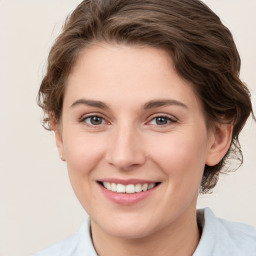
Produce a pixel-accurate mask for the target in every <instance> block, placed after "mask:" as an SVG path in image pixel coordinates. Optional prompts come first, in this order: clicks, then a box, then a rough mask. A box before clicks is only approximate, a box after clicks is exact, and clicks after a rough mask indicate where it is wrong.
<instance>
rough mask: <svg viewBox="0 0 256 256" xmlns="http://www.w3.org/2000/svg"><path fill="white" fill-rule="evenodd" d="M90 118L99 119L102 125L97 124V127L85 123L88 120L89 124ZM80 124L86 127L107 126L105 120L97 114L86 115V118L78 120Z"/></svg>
mask: <svg viewBox="0 0 256 256" xmlns="http://www.w3.org/2000/svg"><path fill="white" fill-rule="evenodd" d="M92 118H100V119H101V120H102V122H103V123H101V124H98V125H96V124H92V123H90V124H88V123H87V122H86V120H87V119H89V120H90V122H91V121H92ZM80 122H82V123H86V125H87V126H90V127H97V126H101V125H105V124H108V122H107V121H106V120H105V118H104V117H102V116H101V115H99V114H90V115H88V116H83V117H82V118H81V119H80Z"/></svg>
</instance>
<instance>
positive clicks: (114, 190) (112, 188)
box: [111, 183, 117, 192]
mask: <svg viewBox="0 0 256 256" xmlns="http://www.w3.org/2000/svg"><path fill="white" fill-rule="evenodd" d="M111 190H112V191H113V192H116V191H117V188H116V184H115V183H112V184H111Z"/></svg>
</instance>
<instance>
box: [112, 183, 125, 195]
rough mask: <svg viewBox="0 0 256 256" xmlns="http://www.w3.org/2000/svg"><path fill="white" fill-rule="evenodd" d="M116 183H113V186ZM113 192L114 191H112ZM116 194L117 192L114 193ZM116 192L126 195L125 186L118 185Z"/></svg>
mask: <svg viewBox="0 0 256 256" xmlns="http://www.w3.org/2000/svg"><path fill="white" fill-rule="evenodd" d="M113 184H114V183H112V186H113ZM112 191H113V190H112ZM113 192H115V191H113ZM116 192H117V193H125V185H123V184H117V185H116Z"/></svg>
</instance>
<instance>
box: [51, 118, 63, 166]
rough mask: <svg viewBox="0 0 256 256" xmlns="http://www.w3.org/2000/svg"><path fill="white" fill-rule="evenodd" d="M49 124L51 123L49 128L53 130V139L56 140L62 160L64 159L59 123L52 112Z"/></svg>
mask: <svg viewBox="0 0 256 256" xmlns="http://www.w3.org/2000/svg"><path fill="white" fill-rule="evenodd" d="M50 125H51V129H52V130H53V131H54V134H55V141H56V146H57V149H58V152H59V156H60V159H61V160H62V161H66V159H65V155H64V150H63V139H62V133H61V125H60V124H59V123H58V122H57V120H56V118H55V116H54V114H52V115H50Z"/></svg>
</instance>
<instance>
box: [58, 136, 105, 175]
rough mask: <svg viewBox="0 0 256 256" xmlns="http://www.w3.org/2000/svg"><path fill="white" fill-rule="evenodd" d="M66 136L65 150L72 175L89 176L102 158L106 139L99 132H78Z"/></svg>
mask: <svg viewBox="0 0 256 256" xmlns="http://www.w3.org/2000/svg"><path fill="white" fill-rule="evenodd" d="M66 135H67V136H66V137H64V144H63V146H64V152H65V155H66V161H67V166H68V170H69V173H70V175H71V176H87V175H88V174H89V173H90V172H91V171H92V170H93V168H95V166H96V165H97V164H98V163H99V161H100V160H101V159H102V156H103V153H104V148H105V145H104V140H103V139H102V138H101V136H99V134H97V135H95V134H85V133H83V132H80V133H79V132H77V133H72V134H68V133H67V134H66Z"/></svg>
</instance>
